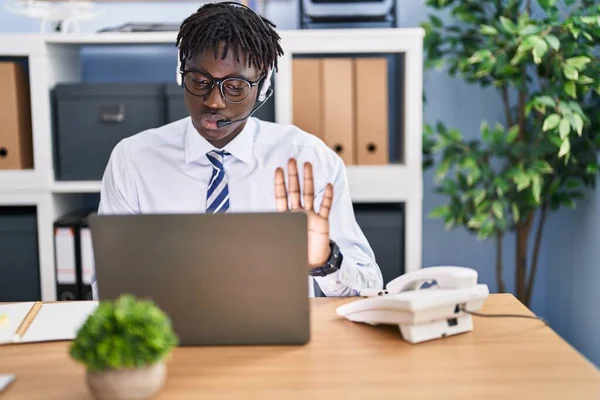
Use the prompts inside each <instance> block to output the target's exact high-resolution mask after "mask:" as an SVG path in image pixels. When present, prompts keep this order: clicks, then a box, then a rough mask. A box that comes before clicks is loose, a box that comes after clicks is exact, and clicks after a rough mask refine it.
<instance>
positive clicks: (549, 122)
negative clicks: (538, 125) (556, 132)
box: [542, 114, 560, 132]
mask: <svg viewBox="0 0 600 400" xmlns="http://www.w3.org/2000/svg"><path fill="white" fill-rule="evenodd" d="M559 123H560V115H558V114H550V115H548V116H547V117H546V119H545V120H544V125H543V126H542V130H543V131H544V132H547V131H549V130H552V129H555V128H556V127H557V126H558V124H559Z"/></svg>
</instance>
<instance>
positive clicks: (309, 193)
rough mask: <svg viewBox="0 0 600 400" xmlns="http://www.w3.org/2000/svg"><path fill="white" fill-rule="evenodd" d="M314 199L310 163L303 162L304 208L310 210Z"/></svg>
mask: <svg viewBox="0 0 600 400" xmlns="http://www.w3.org/2000/svg"><path fill="white" fill-rule="evenodd" d="M314 200H315V184H314V180H313V170H312V164H311V163H308V162H307V163H304V209H305V210H306V211H312V210H313V207H314Z"/></svg>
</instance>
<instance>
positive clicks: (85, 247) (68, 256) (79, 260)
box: [54, 209, 95, 300]
mask: <svg viewBox="0 0 600 400" xmlns="http://www.w3.org/2000/svg"><path fill="white" fill-rule="evenodd" d="M93 213H95V210H88V209H85V210H79V211H75V212H72V213H69V214H66V215H64V216H62V217H60V218H58V219H57V220H56V221H55V222H54V232H55V233H54V237H55V253H56V293H57V299H58V300H91V299H92V277H93V275H94V255H93V250H92V235H91V231H90V228H89V224H88V217H89V216H90V215H92V214H93Z"/></svg>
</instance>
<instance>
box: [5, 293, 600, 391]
mask: <svg viewBox="0 0 600 400" xmlns="http://www.w3.org/2000/svg"><path fill="white" fill-rule="evenodd" d="M352 300H355V299H327V298H316V299H312V300H311V301H312V314H311V315H312V332H313V335H312V341H311V343H310V344H308V345H307V346H293V347H281V346H266V347H262V346H261V347H235V346H234V347H204V348H177V349H175V350H174V352H173V354H172V357H171V359H170V361H169V363H168V377H167V383H166V385H165V387H164V388H163V389H162V391H161V392H160V394H159V396H158V398H159V399H182V398H193V399H199V398H203V399H224V398H228V399H229V398H235V399H278V400H281V399H283V400H289V399H316V398H325V399H344V400H347V399H361V400H363V399H406V398H419V399H425V398H427V399H451V398H460V399H467V398H468V399H480V398H481V399H483V398H484V397H483V396H486V398H487V399H510V400H514V399H573V400H583V399H594V400H598V399H600V371H599V370H598V369H597V368H595V367H594V366H593V365H591V364H590V363H588V362H587V361H586V360H585V359H584V358H583V357H582V356H581V355H580V354H578V353H577V352H576V351H575V350H574V349H573V348H571V347H570V346H569V345H568V344H567V343H566V342H564V341H563V340H562V339H561V338H560V337H559V336H557V335H556V333H554V332H553V331H552V330H551V329H550V328H547V327H545V326H544V325H543V323H542V322H540V321H537V320H531V319H518V318H516V319H515V318H481V317H474V331H473V332H470V333H466V334H463V335H460V336H453V337H448V338H445V339H442V340H435V341H431V342H427V343H422V344H418V345H410V344H408V343H406V342H404V341H402V340H401V339H400V336H399V335H400V333H399V331H398V329H397V328H394V327H385V326H382V327H372V326H367V325H363V324H357V323H352V322H350V321H347V320H344V319H340V318H339V317H337V316H336V315H335V308H336V307H337V306H338V305H340V304H343V303H344V302H347V301H352ZM483 312H487V313H530V312H529V311H528V310H527V309H526V308H525V307H524V306H523V305H522V304H521V303H519V302H518V301H517V300H516V299H515V298H514V297H513V296H511V295H505V294H502V295H492V296H490V298H489V299H488V300H487V302H486V304H485V307H484V310H483ZM68 345H69V342H58V343H37V344H20V345H10V346H0V374H2V373H15V374H16V376H17V378H16V381H15V382H13V384H12V385H11V387H10V388H9V389H7V390H6V392H5V393H2V394H0V399H1V400H12V399H28V400H31V399H61V400H63V399H90V398H91V396H90V394H89V393H88V391H87V388H86V386H85V379H84V369H83V367H82V366H81V365H79V364H76V363H75V362H74V361H72V360H71V359H70V358H69V357H68V354H67V351H68Z"/></svg>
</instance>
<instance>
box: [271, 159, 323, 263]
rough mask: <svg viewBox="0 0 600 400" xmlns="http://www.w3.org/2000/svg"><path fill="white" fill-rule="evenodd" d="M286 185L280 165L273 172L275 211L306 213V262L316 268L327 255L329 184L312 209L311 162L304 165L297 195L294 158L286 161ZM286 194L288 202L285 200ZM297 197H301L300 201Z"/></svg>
mask: <svg viewBox="0 0 600 400" xmlns="http://www.w3.org/2000/svg"><path fill="white" fill-rule="evenodd" d="M288 184H289V188H288V189H287V190H286V187H285V175H284V172H283V169H282V168H277V170H276V171H275V200H276V204H277V211H294V212H305V213H306V214H307V216H308V221H307V222H308V263H309V267H310V268H314V267H318V266H321V265H323V264H325V262H326V261H327V259H328V258H329V253H330V247H329V211H330V210H331V204H332V202H333V185H332V184H331V183H328V184H327V187H326V188H325V195H324V196H323V202H322V203H321V207H320V208H319V211H318V212H317V211H315V209H314V194H315V190H314V180H313V171H312V164H310V163H305V164H304V188H303V190H302V195H301V194H300V193H301V192H300V182H299V178H298V165H297V163H296V160H295V159H293V158H292V159H290V160H289V161H288ZM288 196H289V201H288ZM300 197H303V198H304V201H303V203H304V204H301V203H302V202H301V200H300Z"/></svg>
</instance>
